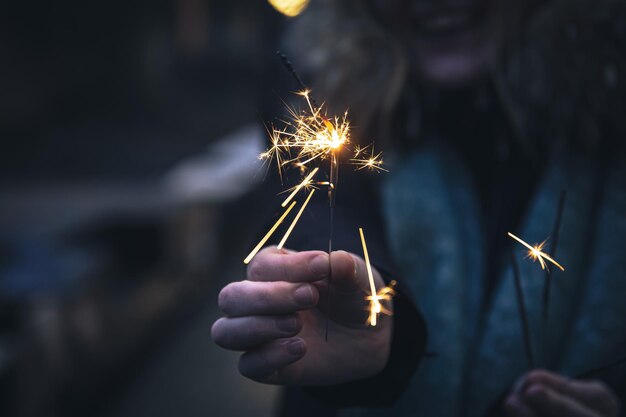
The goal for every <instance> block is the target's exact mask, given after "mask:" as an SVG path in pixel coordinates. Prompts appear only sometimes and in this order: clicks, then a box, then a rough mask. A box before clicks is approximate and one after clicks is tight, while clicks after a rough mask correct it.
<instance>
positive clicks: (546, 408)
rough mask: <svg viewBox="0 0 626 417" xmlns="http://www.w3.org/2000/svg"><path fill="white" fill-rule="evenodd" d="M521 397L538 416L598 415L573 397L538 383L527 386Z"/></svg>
mask: <svg viewBox="0 0 626 417" xmlns="http://www.w3.org/2000/svg"><path fill="white" fill-rule="evenodd" d="M522 398H523V400H524V402H525V403H527V404H528V405H530V406H531V407H532V408H533V409H534V410H535V412H536V413H537V414H538V415H540V416H544V415H545V416H554V417H561V416H568V417H600V414H598V413H596V412H594V411H593V410H591V409H589V408H587V407H586V406H585V405H583V404H582V403H580V402H578V401H576V400H575V399H574V398H572V397H568V396H566V395H563V394H560V393H558V392H556V391H555V390H553V389H551V388H548V387H546V386H544V385H540V384H534V385H531V386H529V387H528V388H527V389H526V391H525V392H524V394H522Z"/></svg>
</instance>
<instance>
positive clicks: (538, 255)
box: [508, 232, 565, 271]
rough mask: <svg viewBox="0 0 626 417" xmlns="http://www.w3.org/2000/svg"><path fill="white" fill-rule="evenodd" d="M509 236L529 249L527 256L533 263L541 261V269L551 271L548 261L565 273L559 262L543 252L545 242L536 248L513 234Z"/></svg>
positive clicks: (536, 245)
mask: <svg viewBox="0 0 626 417" xmlns="http://www.w3.org/2000/svg"><path fill="white" fill-rule="evenodd" d="M508 235H509V237H511V238H513V239H515V240H516V241H518V242H519V243H521V244H522V245H524V246H525V247H526V248H527V249H528V252H527V254H526V256H527V257H528V258H531V259H532V260H533V261H539V265H541V269H544V270H545V269H547V270H548V271H550V269H549V268H548V265H547V264H546V261H548V262H550V263H552V264H554V265H556V266H557V267H558V268H559V269H560V270H561V271H565V268H563V267H562V266H561V265H560V264H559V263H558V262H557V261H555V260H554V259H552V258H551V257H550V255H548V254H547V253H544V252H543V248H544V246H545V244H546V241H545V240H544V241H543V242H541V243H540V244H535V246H530V245H529V244H528V243H526V242H524V241H523V240H522V239H520V238H519V237H517V236H515V235H514V234H513V233H510V232H509V233H508Z"/></svg>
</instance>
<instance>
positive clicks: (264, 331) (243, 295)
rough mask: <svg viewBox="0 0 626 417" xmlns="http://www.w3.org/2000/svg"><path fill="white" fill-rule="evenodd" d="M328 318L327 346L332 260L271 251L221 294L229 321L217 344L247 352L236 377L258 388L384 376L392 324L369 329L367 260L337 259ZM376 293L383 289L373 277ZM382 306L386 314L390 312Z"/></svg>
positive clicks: (218, 329) (221, 323)
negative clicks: (265, 384)
mask: <svg viewBox="0 0 626 417" xmlns="http://www.w3.org/2000/svg"><path fill="white" fill-rule="evenodd" d="M331 259H332V277H331V278H332V279H331V284H332V285H331V302H332V305H331V311H330V322H329V331H328V341H327V342H326V341H325V340H324V335H325V325H326V318H327V315H328V313H329V312H328V310H327V301H328V300H327V298H326V297H327V289H328V280H327V278H328V272H329V265H328V254H327V253H325V252H320V251H310V252H291V251H286V250H278V249H276V248H275V247H270V248H266V249H264V250H262V251H261V252H259V253H258V254H257V255H256V257H255V258H254V259H253V260H252V262H251V263H250V265H249V266H248V271H247V279H246V280H244V281H239V282H233V283H231V284H229V285H227V286H226V287H224V289H222V291H221V292H220V294H219V306H220V309H221V310H222V311H223V312H224V317H222V318H220V319H218V320H217V321H216V322H215V323H214V324H213V327H212V329H211V335H212V338H213V340H214V341H215V343H217V344H218V345H220V346H222V347H224V348H226V349H230V350H238V351H243V352H245V353H244V354H243V355H242V356H241V358H240V360H239V371H240V372H241V373H242V374H243V375H244V376H246V377H248V378H250V379H253V380H255V381H259V382H265V383H271V384H283V385H330V384H337V383H342V382H347V381H351V380H358V379H363V378H366V377H369V376H372V375H375V374H376V373H378V372H380V371H381V370H382V369H383V368H384V367H385V365H386V363H387V359H388V356H389V350H390V344H391V332H392V320H391V319H390V318H389V317H384V316H382V315H381V316H380V317H379V321H378V325H377V326H376V327H370V326H367V325H366V320H367V317H368V312H367V306H368V305H369V302H368V301H366V300H365V297H366V296H367V295H368V294H369V281H368V278H367V271H366V266H365V263H364V261H363V260H362V259H361V258H360V257H358V256H356V255H353V254H350V253H347V252H343V251H338V252H333V253H332V256H331ZM374 279H375V282H376V288H377V290H380V289H381V288H382V287H383V286H384V282H383V280H382V278H381V277H380V275H379V273H378V272H376V271H374ZM384 303H389V305H387V304H385V307H386V308H387V309H389V310H391V309H392V306H391V305H390V304H391V302H384Z"/></svg>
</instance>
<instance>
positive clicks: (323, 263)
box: [309, 255, 329, 278]
mask: <svg viewBox="0 0 626 417" xmlns="http://www.w3.org/2000/svg"><path fill="white" fill-rule="evenodd" d="M328 268H329V265H328V255H318V256H316V257H315V258H313V259H312V260H311V261H310V262H309V269H310V270H311V273H312V274H313V275H317V276H319V277H320V278H324V277H325V276H327V275H328Z"/></svg>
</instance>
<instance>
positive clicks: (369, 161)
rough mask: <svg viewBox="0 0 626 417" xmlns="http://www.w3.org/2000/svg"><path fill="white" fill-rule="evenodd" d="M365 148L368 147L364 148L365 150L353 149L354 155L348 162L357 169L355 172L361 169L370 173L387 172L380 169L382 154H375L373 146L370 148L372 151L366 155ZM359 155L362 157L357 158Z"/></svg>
mask: <svg viewBox="0 0 626 417" xmlns="http://www.w3.org/2000/svg"><path fill="white" fill-rule="evenodd" d="M367 148H369V146H366V147H365V148H360V147H355V148H354V155H353V157H352V159H350V162H352V164H354V165H356V166H357V167H358V168H357V169H356V170H357V171H359V170H361V169H365V168H367V169H369V170H370V171H385V172H389V171H387V170H386V169H385V168H383V167H382V165H383V153H382V152H378V153H375V152H374V146H372V150H371V152H370V153H369V154H368V153H367V152H366V149H367ZM361 154H363V156H362V157H359V156H360V155H361Z"/></svg>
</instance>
